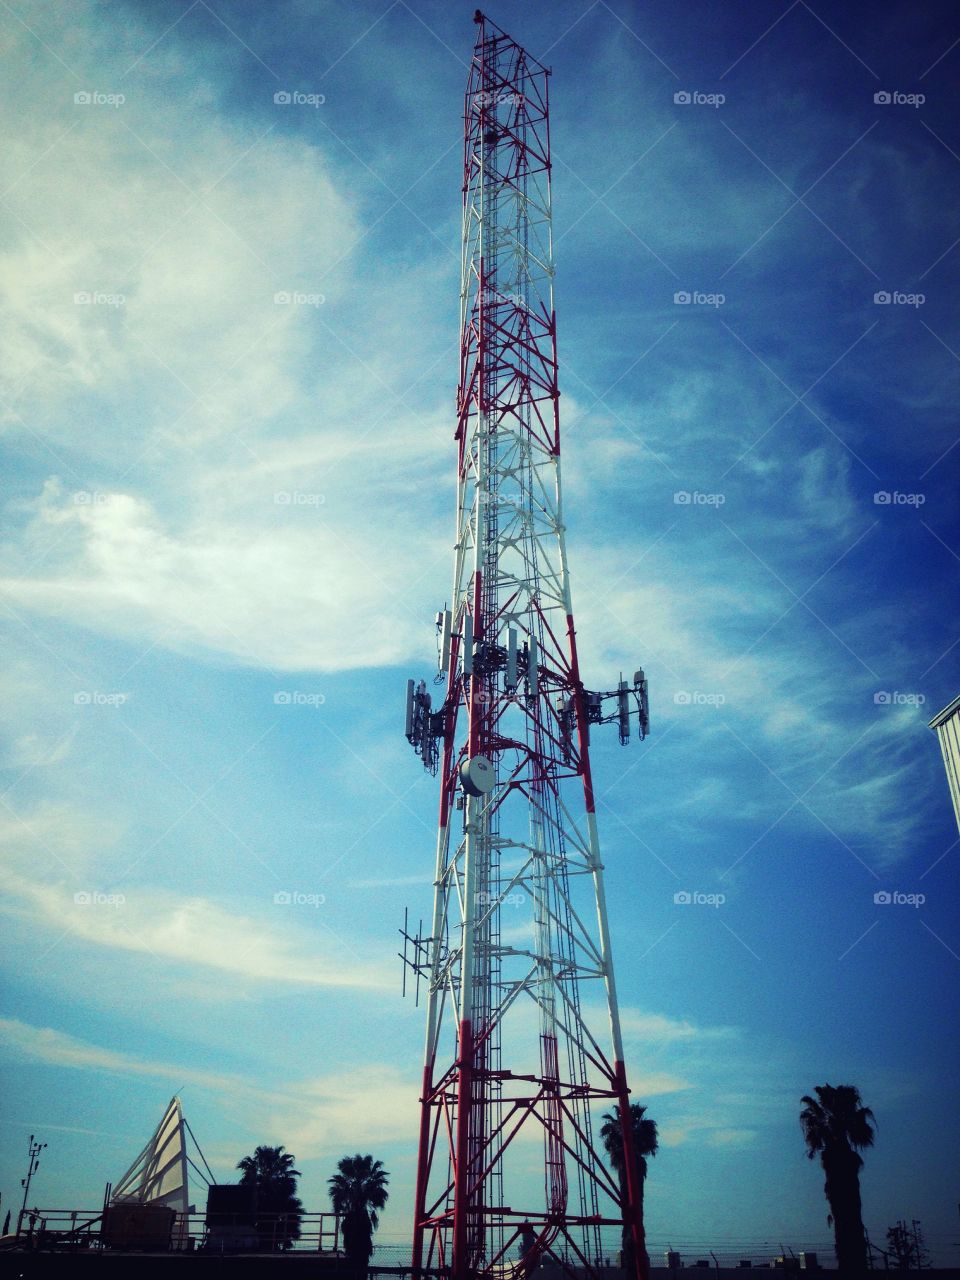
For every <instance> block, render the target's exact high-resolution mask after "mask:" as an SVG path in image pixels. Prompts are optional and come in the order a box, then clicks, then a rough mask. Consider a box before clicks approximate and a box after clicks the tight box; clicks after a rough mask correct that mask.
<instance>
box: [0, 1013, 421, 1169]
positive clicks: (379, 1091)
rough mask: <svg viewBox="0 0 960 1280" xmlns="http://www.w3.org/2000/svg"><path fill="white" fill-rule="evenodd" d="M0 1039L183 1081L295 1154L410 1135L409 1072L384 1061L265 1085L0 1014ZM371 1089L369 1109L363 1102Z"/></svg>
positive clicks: (74, 1060)
mask: <svg viewBox="0 0 960 1280" xmlns="http://www.w3.org/2000/svg"><path fill="white" fill-rule="evenodd" d="M0 1042H2V1043H3V1044H4V1045H5V1046H6V1047H7V1049H8V1051H10V1052H13V1053H14V1054H16V1055H18V1056H22V1057H26V1058H28V1059H31V1060H33V1061H39V1062H45V1063H48V1064H51V1065H54V1066H59V1067H64V1068H68V1069H72V1070H80V1071H93V1072H98V1073H103V1074H106V1075H113V1076H122V1077H134V1078H135V1077H145V1078H148V1079H159V1080H163V1081H165V1082H166V1083H167V1087H169V1088H177V1087H180V1086H185V1085H189V1086H192V1087H194V1088H197V1089H201V1090H204V1091H205V1092H208V1093H209V1094H211V1095H212V1096H213V1097H214V1098H215V1099H216V1100H218V1101H219V1102H221V1104H222V1105H223V1106H224V1108H225V1109H226V1110H227V1111H229V1112H230V1113H231V1114H234V1115H237V1116H239V1115H242V1117H243V1122H244V1125H245V1127H247V1128H248V1129H250V1130H251V1131H252V1132H259V1133H264V1134H268V1135H270V1134H279V1135H282V1140H283V1143H284V1145H285V1146H287V1147H288V1148H290V1149H292V1150H295V1151H296V1154H297V1155H298V1157H300V1158H302V1159H307V1158H309V1157H311V1156H316V1155H318V1154H322V1153H329V1152H332V1151H336V1150H338V1149H339V1148H340V1147H342V1146H343V1145H344V1144H350V1143H356V1144H358V1145H365V1144H368V1143H370V1144H372V1143H373V1142H375V1141H379V1142H391V1141H402V1140H410V1139H411V1138H412V1135H414V1134H415V1133H416V1122H417V1111H418V1101H417V1085H416V1081H415V1077H414V1076H412V1075H411V1076H407V1075H405V1074H404V1073H403V1072H402V1071H400V1070H399V1068H397V1067H396V1066H395V1065H393V1064H392V1063H386V1062H385V1063H371V1062H367V1063H364V1064H358V1065H356V1066H355V1067H351V1068H350V1069H341V1070H338V1071H334V1072H330V1073H327V1074H324V1075H318V1076H311V1077H307V1078H306V1079H303V1080H301V1081H298V1082H297V1083H295V1084H291V1085H288V1086H285V1087H282V1088H271V1087H269V1086H265V1085H263V1084H261V1083H259V1082H253V1081H251V1079H250V1078H248V1077H245V1076H242V1075H237V1074H232V1073H228V1072H216V1071H205V1070H198V1069H197V1068H195V1067H190V1066H184V1065H182V1064H180V1063H171V1062H165V1061H162V1060H158V1059H153V1058H144V1057H138V1056H137V1055H136V1054H132V1053H125V1052H121V1051H118V1050H113V1049H106V1048H103V1047H102V1046H100V1045H96V1044H92V1043H90V1042H89V1041H86V1040H81V1039H80V1038H78V1037H76V1036H73V1035H70V1034H68V1033H66V1032H63V1031H58V1030H56V1029H54V1028H52V1027H38V1026H33V1025H31V1024H29V1023H25V1022H22V1021H20V1020H18V1019H16V1018H0ZM374 1094H375V1095H376V1097H377V1106H376V1107H371V1106H370V1104H369V1099H370V1097H371V1096H373V1095H374ZM157 1118H158V1119H159V1116H158V1117H157ZM201 1136H202V1135H201ZM132 1154H133V1153H131V1155H132Z"/></svg>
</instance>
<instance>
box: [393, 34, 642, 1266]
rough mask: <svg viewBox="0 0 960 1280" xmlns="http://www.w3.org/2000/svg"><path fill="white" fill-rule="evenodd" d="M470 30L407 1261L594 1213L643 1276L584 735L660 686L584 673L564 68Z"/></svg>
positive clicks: (547, 1253)
mask: <svg viewBox="0 0 960 1280" xmlns="http://www.w3.org/2000/svg"><path fill="white" fill-rule="evenodd" d="M476 21H477V24H478V36H477V42H476V47H475V49H474V53H473V61H472V64H471V68H470V74H469V80H468V84H467V92H466V99H465V111H464V121H465V135H464V179H463V256H462V275H461V293H460V328H461V353H460V384H459V392H458V397H457V426H456V432H455V438H456V443H457V532H456V546H455V556H454V574H453V593H452V599H451V605H450V608H449V609H444V610H443V611H442V612H441V613H440V614H439V615H438V617H437V631H438V646H439V674H438V675H437V677H436V681H435V682H436V683H438V684H442V685H443V698H442V701H440V702H439V703H438V705H436V706H434V703H433V698H432V696H431V694H430V692H429V691H428V689H427V685H426V682H425V681H420V683H419V684H415V683H414V681H412V680H411V681H408V686H407V716H406V735H407V738H408V740H409V741H410V742H411V744H412V745H413V746H414V748H415V750H416V751H417V753H418V754H419V755H420V757H421V759H422V761H423V764H424V765H425V766H426V767H427V768H428V769H429V770H430V771H431V772H433V773H437V772H438V773H439V777H440V813H439V826H438V834H437V851H436V877H435V899H434V909H433V918H432V922H431V925H430V930H429V934H428V935H427V936H422V934H418V935H417V936H416V937H415V938H414V937H411V936H410V935H409V934H408V933H407V932H406V929H404V931H403V932H404V939H405V957H406V958H407V963H408V964H410V965H411V966H412V968H413V969H414V970H415V971H416V974H417V981H418V984H419V982H420V981H421V980H422V981H423V982H424V984H425V987H426V1004H427V1033H426V1049H425V1058H424V1070H423V1092H422V1098H421V1122H420V1146H419V1161H418V1170H417V1185H416V1204H415V1221H414V1248H413V1268H414V1275H415V1276H420V1275H421V1274H422V1273H424V1272H436V1271H440V1272H442V1273H443V1274H444V1275H446V1276H450V1277H451V1280H473V1278H475V1277H497V1278H498V1280H503V1278H504V1277H510V1276H516V1277H518V1280H519V1278H520V1277H524V1276H527V1275H529V1274H531V1273H532V1272H533V1271H534V1270H535V1269H536V1267H537V1266H539V1265H540V1264H542V1263H556V1264H559V1265H561V1266H562V1267H563V1268H564V1270H566V1271H567V1272H572V1271H573V1270H574V1269H575V1270H576V1272H577V1274H578V1276H583V1275H584V1274H586V1275H587V1276H591V1275H593V1274H595V1273H596V1271H597V1268H598V1267H599V1266H600V1264H601V1261H602V1258H603V1252H602V1249H603V1247H604V1245H603V1243H602V1241H601V1229H602V1228H603V1227H605V1226H606V1227H614V1226H617V1227H620V1228H622V1229H624V1230H625V1232H626V1238H627V1241H628V1244H629V1246H630V1247H629V1248H628V1251H627V1253H628V1257H629V1256H630V1254H632V1256H633V1260H634V1266H635V1271H636V1277H637V1280H643V1277H644V1275H645V1272H646V1253H645V1250H644V1242H643V1236H642V1228H641V1221H640V1215H639V1213H638V1203H639V1201H638V1193H639V1188H638V1187H637V1185H636V1177H635V1163H634V1158H633V1142H632V1134H631V1130H630V1126H629V1124H625V1123H623V1122H624V1121H625V1120H626V1118H627V1117H628V1112H629V1094H628V1089H627V1081H626V1073H625V1068H624V1061H623V1042H622V1036H621V1031H620V1019H619V1013H618V1010H617V996H616V986H615V983H614V974H613V962H612V958H611V951H610V933H609V928H608V924H607V908H606V900H605V897H604V882H603V867H602V863H601V860H600V846H599V841H598V836H597V822H596V815H595V804H594V792H593V782H592V778H591V773H590V754H589V746H590V731H591V727H592V726H594V725H598V724H603V723H608V722H616V723H617V725H618V728H619V734H620V741H621V743H625V742H626V741H627V740H628V738H629V736H630V726H631V721H632V720H633V718H634V717H636V719H637V722H638V729H639V736H640V737H641V738H643V737H644V736H645V734H646V732H647V728H648V710H647V686H646V680H645V678H644V675H643V672H642V671H638V672H637V673H636V674H635V676H634V678H633V681H632V683H630V684H628V683H627V682H626V681H625V680H623V678H621V679H620V681H619V683H618V685H617V688H616V689H613V690H608V691H605V692H592V691H589V690H587V689H585V688H584V685H583V683H582V681H581V679H580V671H579V667H578V663H577V647H576V636H575V631H574V625H573V611H572V606H571V602H570V582H569V576H568V570H567V556H566V547H565V541H564V526H563V518H562V507H561V499H560V431H559V413H558V402H559V394H560V393H559V391H558V388H557V349H556V321H555V316H554V308H553V275H554V265H553V238H552V224H551V193H550V177H551V164H550V129H549V111H548V98H547V85H548V75H549V73H548V71H547V69H546V68H545V67H544V66H542V65H541V63H539V62H538V61H537V60H536V59H535V58H533V57H531V56H530V55H529V54H528V53H526V52H525V51H524V50H523V49H522V48H521V47H520V46H519V45H518V44H516V43H515V42H514V41H513V40H512V39H511V38H510V37H509V36H508V35H506V34H505V33H504V32H503V31H501V30H500V29H499V27H497V26H496V25H495V24H494V23H493V22H491V21H490V20H489V19H488V18H486V17H484V16H483V15H482V14H480V13H479V12H478V13H477V15H476ZM411 944H412V947H413V951H412V959H410V958H409V953H408V951H407V947H408V946H409V945H411ZM604 1108H617V1109H618V1110H619V1115H620V1118H621V1124H622V1137H623V1148H624V1152H625V1155H626V1160H625V1167H626V1176H625V1178H624V1180H623V1181H624V1185H623V1186H622V1187H621V1185H620V1180H619V1179H618V1178H617V1177H616V1176H615V1175H614V1174H612V1173H611V1171H610V1170H609V1168H608V1167H607V1164H606V1162H605V1160H604V1157H603V1153H602V1152H601V1151H600V1149H599V1144H598V1142H597V1140H596V1137H595V1133H594V1130H595V1125H596V1121H597V1114H598V1112H599V1111H600V1110H602V1109H604ZM533 1144H536V1145H533ZM532 1152H537V1153H538V1154H537V1155H536V1156H535V1157H533V1162H534V1163H533V1167H535V1168H537V1167H540V1166H541V1164H542V1186H539V1187H538V1185H537V1184H538V1182H539V1176H538V1175H537V1174H536V1173H532V1172H531V1167H532V1166H531V1159H532V1157H531V1153H532ZM618 1243H619V1242H618ZM614 1247H615V1246H614ZM605 1248H606V1251H607V1253H609V1252H611V1251H612V1249H611V1245H610V1243H609V1237H607V1243H606V1245H605Z"/></svg>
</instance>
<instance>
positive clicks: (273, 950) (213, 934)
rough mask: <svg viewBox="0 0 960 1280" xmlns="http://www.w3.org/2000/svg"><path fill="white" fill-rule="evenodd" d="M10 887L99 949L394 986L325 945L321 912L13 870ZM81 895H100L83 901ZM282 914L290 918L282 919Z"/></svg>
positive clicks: (275, 976)
mask: <svg viewBox="0 0 960 1280" xmlns="http://www.w3.org/2000/svg"><path fill="white" fill-rule="evenodd" d="M6 887H7V890H8V892H9V893H11V894H12V895H14V896H15V898H16V899H17V901H18V903H19V904H21V905H20V908H19V909H20V910H22V909H23V908H24V907H25V908H26V909H27V910H28V911H29V912H30V913H32V915H33V918H34V920H35V921H36V923H38V924H42V925H44V926H45V927H47V928H49V929H53V930H56V931H58V932H62V931H67V932H69V933H70V934H71V935H72V937H74V938H76V939H79V940H81V941H83V942H88V943H92V944H94V945H96V946H100V947H109V948H112V949H114V950H118V951H131V952H137V953H141V954H146V955H150V956H154V957H157V958H162V959H164V960H172V961H174V962H176V963H179V964H182V965H187V966H190V967H192V968H198V969H201V970H203V969H206V970H214V971H216V970H220V971H223V972H225V973H230V974H236V975H240V976H242V977H245V978H248V979H251V980H254V981H257V982H269V983H278V982H279V983H284V984H287V983H289V984H292V985H300V986H306V987H337V988H353V989H356V990H368V991H377V990H392V988H393V986H394V982H393V980H392V976H391V975H390V974H387V973H385V972H383V971H382V970H380V969H379V968H377V967H376V966H375V965H373V964H371V963H370V962H369V961H364V960H363V959H361V958H359V957H352V958H351V960H350V963H349V964H345V963H344V960H343V955H342V952H341V951H340V950H339V949H338V947H337V946H336V945H335V944H330V945H327V946H325V947H324V946H321V945H319V937H320V936H321V924H322V921H320V919H319V916H318V918H317V928H316V930H313V929H311V928H310V927H308V926H307V925H303V924H300V923H298V922H295V921H293V920H291V919H290V918H289V917H290V915H291V913H292V912H293V911H294V910H295V908H294V907H293V906H292V905H290V906H285V905H280V906H277V905H273V906H271V907H270V908H269V909H270V910H271V911H272V913H273V917H274V918H273V919H267V918H266V910H267V909H266V908H264V909H263V910H260V911H257V912H256V913H254V912H252V911H247V912H236V911H231V910H230V909H228V908H227V907H224V906H221V905H219V904H217V903H215V902H211V901H210V900H209V899H208V898H203V897H200V896H193V897H182V896H179V895H177V894H175V893H172V892H169V891H166V890H160V889H154V888H147V887H144V886H139V887H138V886H129V887H128V886H127V885H126V884H124V886H123V888H122V889H114V888H112V887H111V886H109V885H101V884H96V883H91V884H89V885H86V886H84V887H83V888H80V889H77V888H75V887H74V886H72V885H71V886H70V887H67V886H66V885H62V884H61V885H52V884H49V883H38V882H36V881H33V880H29V879H27V878H26V877H23V876H19V875H16V874H14V873H12V872H11V873H9V874H8V876H7V886H6ZM78 893H79V894H81V895H87V896H88V897H90V898H92V899H93V900H92V901H84V900H82V899H81V901H79V902H78V901H77V899H76V895H77V894H78ZM117 898H120V899H121V900H120V901H117V900H116V899H117ZM320 909H321V908H316V910H317V911H319V910H320ZM283 911H286V912H287V916H281V914H280V913H281V912H283Z"/></svg>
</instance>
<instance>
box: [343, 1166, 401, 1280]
mask: <svg viewBox="0 0 960 1280" xmlns="http://www.w3.org/2000/svg"><path fill="white" fill-rule="evenodd" d="M337 1170H338V1172H337V1173H335V1174H334V1175H333V1177H332V1178H330V1180H329V1185H330V1200H331V1202H332V1204H333V1209H334V1212H335V1213H339V1214H340V1215H341V1218H342V1223H341V1230H342V1232H343V1249H344V1252H345V1253H346V1255H347V1258H348V1259H349V1260H350V1262H351V1263H352V1264H353V1267H354V1268H355V1270H356V1271H357V1273H358V1274H365V1273H366V1270H367V1267H368V1266H369V1264H370V1255H371V1254H372V1253H373V1233H374V1231H376V1229H377V1227H378V1226H379V1225H380V1216H379V1212H378V1210H380V1209H382V1208H383V1206H384V1205H385V1204H386V1203H387V1179H388V1178H389V1177H390V1175H389V1174H388V1173H387V1171H386V1169H384V1167H383V1162H382V1161H381V1160H374V1158H373V1156H362V1155H360V1153H359V1152H357V1154H356V1155H355V1156H344V1157H343V1159H342V1160H341V1161H340V1162H339V1164H338V1165H337Z"/></svg>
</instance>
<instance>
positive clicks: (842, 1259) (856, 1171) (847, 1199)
mask: <svg viewBox="0 0 960 1280" xmlns="http://www.w3.org/2000/svg"><path fill="white" fill-rule="evenodd" d="M854 1159H855V1160H856V1157H854ZM826 1173H827V1178H826V1183H825V1186H824V1190H825V1191H826V1193H827V1201H828V1203H829V1205H830V1212H831V1214H832V1215H833V1237H834V1247H835V1249H836V1254H837V1267H838V1269H839V1270H840V1271H841V1272H843V1273H844V1275H845V1276H859V1275H862V1274H863V1273H864V1272H865V1271H866V1270H867V1242H866V1237H865V1235H864V1230H863V1207H862V1204H861V1200H860V1167H859V1161H858V1160H857V1161H856V1163H854V1161H853V1160H849V1159H842V1158H841V1159H838V1160H836V1161H831V1162H830V1167H829V1168H828V1169H827V1171H826Z"/></svg>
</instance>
